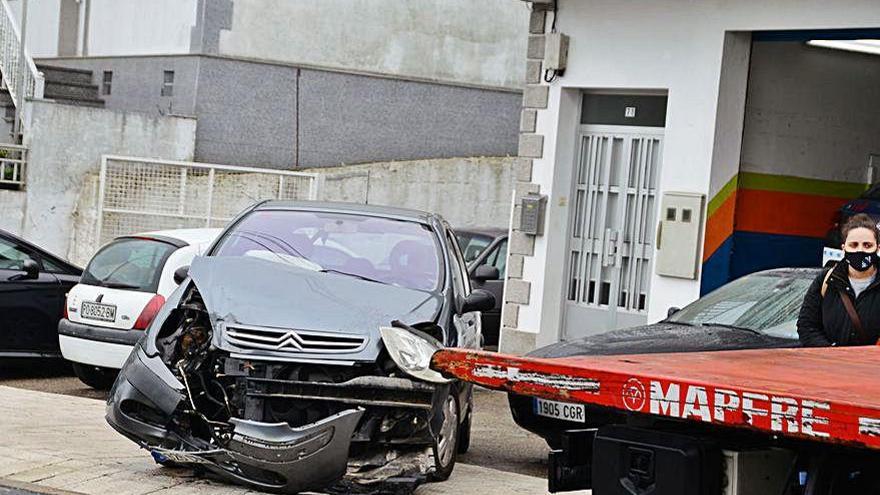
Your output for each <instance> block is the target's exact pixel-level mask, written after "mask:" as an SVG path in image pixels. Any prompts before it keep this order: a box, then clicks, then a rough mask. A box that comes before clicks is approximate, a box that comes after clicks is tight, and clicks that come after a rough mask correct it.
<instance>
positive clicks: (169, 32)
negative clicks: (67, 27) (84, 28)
mask: <svg viewBox="0 0 880 495" xmlns="http://www.w3.org/2000/svg"><path fill="white" fill-rule="evenodd" d="M38 1H39V0H38ZM91 3H92V7H91V27H90V29H89V55H90V56H102V55H154V54H181V53H189V51H190V50H189V48H190V34H191V29H192V27H193V26H195V25H196V7H197V0H91Z"/></svg>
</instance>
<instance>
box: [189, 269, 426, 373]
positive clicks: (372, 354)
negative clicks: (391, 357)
mask: <svg viewBox="0 0 880 495" xmlns="http://www.w3.org/2000/svg"><path fill="white" fill-rule="evenodd" d="M189 276H190V278H191V280H192V282H193V283H194V284H195V286H196V287H197V288H198V290H199V293H200V294H201V296H202V298H203V299H204V302H205V306H206V308H207V310H208V312H209V315H210V318H211V323H212V325H213V326H214V329H215V334H214V339H215V342H214V343H215V345H216V346H217V347H219V348H220V349H223V350H227V351H230V352H237V353H241V354H252V355H259V356H266V357H272V358H300V359H301V358H312V359H327V358H328V355H321V354H320V353H317V354H316V353H315V352H311V353H308V352H298V351H297V350H296V349H292V348H290V347H289V346H287V347H285V348H284V349H282V350H266V349H244V348H242V347H241V346H237V345H235V344H233V343H232V342H230V340H229V338H228V335H227V328H229V327H235V325H243V326H253V327H266V328H273V329H286V330H292V331H297V330H300V331H306V332H309V331H311V332H325V333H333V334H340V335H343V334H344V335H350V336H363V337H366V338H367V342H366V344H365V345H364V346H363V348H362V349H359V350H358V351H356V352H351V353H347V354H346V353H334V354H332V355H331V356H329V357H330V358H332V359H335V360H353V361H375V360H376V358H377V357H378V355H379V351H380V350H381V348H382V344H381V338H380V335H379V326H388V325H390V323H391V322H392V321H393V320H401V321H403V322H405V323H416V322H422V321H434V320H435V319H436V317H437V314H438V312H439V311H440V309H441V307H442V296H441V295H440V294H435V293H431V292H424V291H419V290H413V289H407V288H403V287H397V286H393V285H387V284H381V283H376V282H370V281H366V280H361V279H359V278H356V277H351V276H347V275H341V274H336V273H324V272H317V271H313V270H308V269H305V268H300V267H297V266H293V265H289V264H284V263H276V262H272V261H267V260H263V259H259V258H254V257H247V256H240V257H239V256H229V257H205V256H203V257H198V258H196V259H194V260H193V263H192V265H191V266H190V270H189Z"/></svg>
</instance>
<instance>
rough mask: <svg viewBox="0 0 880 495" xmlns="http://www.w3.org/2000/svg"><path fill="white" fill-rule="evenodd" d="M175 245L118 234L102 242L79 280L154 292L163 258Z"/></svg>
mask: <svg viewBox="0 0 880 495" xmlns="http://www.w3.org/2000/svg"><path fill="white" fill-rule="evenodd" d="M174 251H175V247H174V246H172V245H171V244H166V243H164V242H159V241H154V240H150V239H128V238H122V239H118V240H115V241H113V242H111V243H110V244H108V245H106V246H104V247H103V248H102V249H101V250H100V251H98V253H97V254H96V255H95V257H94V258H92V261H90V262H89V266H88V267H86V270H85V272H83V275H82V283H84V284H87V285H98V286H101V287H111V288H116V289H131V290H137V291H141V292H156V288H157V287H158V286H159V276H160V275H161V273H162V267H163V266H165V260H167V259H168V257H169V256H171V253H173V252H174Z"/></svg>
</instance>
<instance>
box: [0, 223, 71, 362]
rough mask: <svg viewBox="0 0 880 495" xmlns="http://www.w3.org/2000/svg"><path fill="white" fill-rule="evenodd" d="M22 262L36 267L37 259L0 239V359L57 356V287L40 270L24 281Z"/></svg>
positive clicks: (29, 251) (59, 299)
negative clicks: (5, 356)
mask: <svg viewBox="0 0 880 495" xmlns="http://www.w3.org/2000/svg"><path fill="white" fill-rule="evenodd" d="M26 260H33V261H35V262H36V263H38V264H39V262H40V261H39V260H40V257H39V255H38V254H37V253H36V252H34V251H33V250H32V249H30V248H28V247H27V246H24V245H22V244H20V243H18V242H17V241H16V240H15V239H13V238H10V237H6V236H0V355H2V354H10V353H12V354H24V355H27V354H47V353H49V354H55V353H57V352H58V333H57V325H58V320H59V319H60V317H61V312H62V305H63V299H62V298H63V295H62V294H61V286H60V284H59V283H58V279H57V277H55V275H53V274H51V273H46V272H45V271H43V270H40V272H39V274H38V275H37V277H36V278H28V277H27V275H26V273H25V271H24V262H25V261H26Z"/></svg>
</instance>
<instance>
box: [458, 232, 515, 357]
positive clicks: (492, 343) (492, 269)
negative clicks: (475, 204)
mask: <svg viewBox="0 0 880 495" xmlns="http://www.w3.org/2000/svg"><path fill="white" fill-rule="evenodd" d="M455 232H456V237H457V238H458V244H459V246H461V250H462V252H463V253H464V259H465V261H466V262H467V263H468V274H469V275H470V277H471V283H472V284H473V285H474V287H478V288H480V289H485V290H487V291H489V292H491V293H492V295H493V296H495V307H493V308H492V309H490V310H488V311H484V312H483V347H485V348H488V349H494V348H497V347H498V336H499V332H500V330H501V306H502V305H503V304H504V277H505V275H506V274H507V231H506V230H498V229H471V230H469V229H464V230H462V229H458V230H456V231H455Z"/></svg>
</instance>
